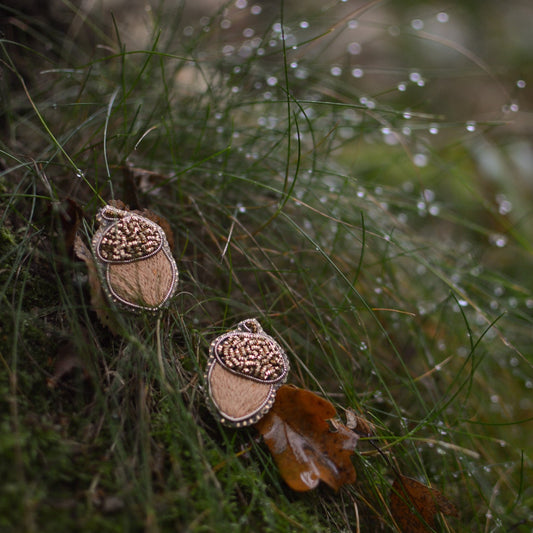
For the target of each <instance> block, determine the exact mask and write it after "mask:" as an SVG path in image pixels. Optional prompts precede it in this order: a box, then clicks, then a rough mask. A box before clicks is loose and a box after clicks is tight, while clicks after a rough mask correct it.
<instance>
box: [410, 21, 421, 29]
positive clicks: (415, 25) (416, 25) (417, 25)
mask: <svg viewBox="0 0 533 533" xmlns="http://www.w3.org/2000/svg"><path fill="white" fill-rule="evenodd" d="M423 27H424V21H423V20H421V19H413V20H412V21H411V28H413V30H421V29H422V28H423Z"/></svg>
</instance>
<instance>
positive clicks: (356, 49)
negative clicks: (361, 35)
mask: <svg viewBox="0 0 533 533" xmlns="http://www.w3.org/2000/svg"><path fill="white" fill-rule="evenodd" d="M347 50H348V53H349V54H351V55H353V56H356V55H358V54H360V53H361V45H360V44H359V43H358V42H355V41H354V42H353V43H350V44H349V45H348V46H347Z"/></svg>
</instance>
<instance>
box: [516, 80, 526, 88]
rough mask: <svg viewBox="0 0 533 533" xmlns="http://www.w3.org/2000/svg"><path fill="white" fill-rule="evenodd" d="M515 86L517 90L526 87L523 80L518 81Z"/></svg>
mask: <svg viewBox="0 0 533 533" xmlns="http://www.w3.org/2000/svg"><path fill="white" fill-rule="evenodd" d="M516 86H517V87H518V88H519V89H523V88H524V87H525V86H526V82H525V81H524V80H518V81H517V82H516Z"/></svg>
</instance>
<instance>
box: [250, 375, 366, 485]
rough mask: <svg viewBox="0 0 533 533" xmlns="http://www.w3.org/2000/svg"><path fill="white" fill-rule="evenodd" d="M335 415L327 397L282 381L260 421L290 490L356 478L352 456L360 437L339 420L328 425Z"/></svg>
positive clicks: (344, 482) (259, 425) (340, 483)
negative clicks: (272, 402) (274, 399)
mask: <svg viewBox="0 0 533 533" xmlns="http://www.w3.org/2000/svg"><path fill="white" fill-rule="evenodd" d="M335 417H336V411H335V408H334V407H333V405H332V404H331V403H330V402H328V401H327V400H325V399H324V398H321V397H320V396H317V395H316V394H314V393H312V392H310V391H307V390H304V389H299V388H297V387H294V386H289V385H283V386H282V387H281V388H280V389H279V390H278V393H277V397H276V401H275V402H274V405H273V407H272V409H271V411H269V412H268V413H267V414H266V415H265V416H264V417H263V418H262V419H261V420H260V421H259V422H258V423H257V424H255V427H256V428H257V430H258V431H259V432H260V433H261V435H263V438H264V440H265V443H266V445H267V446H268V448H269V449H270V452H271V453H272V455H273V457H274V461H275V462H276V465H277V466H278V468H279V471H280V473H281V476H282V477H283V479H284V480H285V482H286V483H287V485H289V487H290V488H291V489H293V490H296V491H308V490H311V489H314V488H315V487H316V486H317V485H318V483H319V482H320V481H321V480H322V481H324V482H325V483H327V484H328V485H329V486H330V487H332V488H333V489H335V490H338V489H339V488H340V487H342V486H343V485H345V484H348V483H353V482H354V481H355V479H356V473H355V469H354V467H353V464H352V462H351V459H350V457H351V455H352V454H353V452H354V450H355V448H356V446H357V440H358V436H357V435H356V434H355V433H354V432H353V431H351V430H350V429H348V428H347V427H346V426H344V425H343V424H341V423H339V422H336V423H335V424H329V423H328V421H329V420H331V419H334V418H335Z"/></svg>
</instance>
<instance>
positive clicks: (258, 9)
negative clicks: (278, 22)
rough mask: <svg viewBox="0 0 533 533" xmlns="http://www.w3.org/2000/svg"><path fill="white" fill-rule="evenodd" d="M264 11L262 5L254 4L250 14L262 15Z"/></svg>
mask: <svg viewBox="0 0 533 533" xmlns="http://www.w3.org/2000/svg"><path fill="white" fill-rule="evenodd" d="M262 11H263V8H262V7H261V6H260V5H257V4H254V5H253V6H252V7H251V8H250V13H251V14H252V15H260V14H261V12H262Z"/></svg>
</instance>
